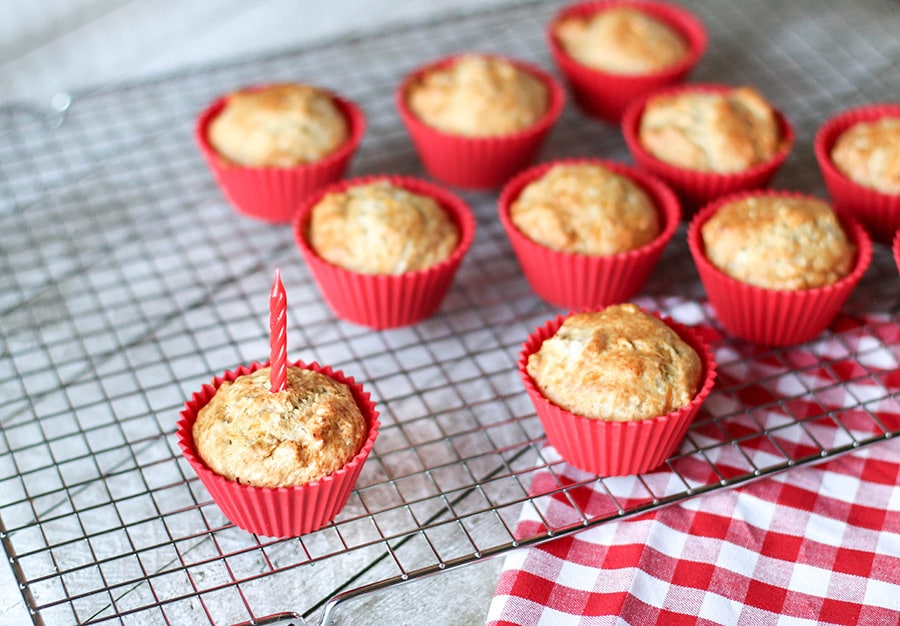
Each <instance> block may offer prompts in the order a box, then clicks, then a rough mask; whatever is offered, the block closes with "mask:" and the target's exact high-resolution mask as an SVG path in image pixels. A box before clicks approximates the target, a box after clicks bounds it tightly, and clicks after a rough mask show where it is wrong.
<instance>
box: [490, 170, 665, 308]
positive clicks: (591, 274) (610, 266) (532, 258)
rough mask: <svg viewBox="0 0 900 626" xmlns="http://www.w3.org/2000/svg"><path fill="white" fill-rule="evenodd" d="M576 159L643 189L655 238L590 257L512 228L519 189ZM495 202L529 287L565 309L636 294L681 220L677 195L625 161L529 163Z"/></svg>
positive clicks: (612, 301)
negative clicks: (654, 217)
mask: <svg viewBox="0 0 900 626" xmlns="http://www.w3.org/2000/svg"><path fill="white" fill-rule="evenodd" d="M578 163H587V164H594V165H600V166H603V167H605V168H607V169H609V170H610V171H612V172H614V173H616V174H619V175H621V176H625V177H626V178H628V179H630V180H631V181H632V182H634V183H635V184H636V185H638V186H639V187H641V189H643V190H644V191H645V192H647V194H648V195H649V196H650V199H651V200H652V201H653V204H654V205H655V206H656V209H657V211H658V213H659V217H660V226H661V227H660V233H659V235H658V236H657V237H656V239H654V240H653V241H651V242H650V243H648V244H646V245H644V246H641V247H640V248H637V249H635V250H631V251H628V252H622V253H619V254H610V255H606V256H593V255H587V254H572V253H568V252H560V251H558V250H553V249H551V248H548V247H546V246H543V245H541V244H539V243H537V242H536V241H534V240H532V239H530V238H529V237H527V236H526V235H524V234H523V233H522V232H521V231H520V230H519V229H518V228H516V226H515V225H514V224H513V223H512V221H511V219H510V215H509V210H510V206H511V205H512V203H513V202H515V200H516V198H518V197H519V194H521V193H522V190H523V189H524V188H525V187H526V186H527V185H528V184H529V183H531V182H533V181H535V180H537V179H538V178H540V177H541V176H543V175H544V174H545V173H546V172H547V170H549V169H550V168H551V167H553V166H554V165H559V164H578ZM497 204H498V212H499V215H500V222H501V223H502V224H503V228H504V229H505V231H506V235H507V237H508V238H509V241H510V243H511V244H512V247H513V250H514V251H515V253H516V258H517V259H518V260H519V265H520V267H521V268H522V272H523V273H524V274H525V278H526V280H527V281H528V284H529V285H530V286H531V289H532V290H533V291H534V292H535V293H536V294H537V295H539V296H540V297H541V298H543V299H544V300H546V301H547V302H549V303H551V304H554V305H556V306H559V307H563V308H569V309H583V308H592V309H593V308H600V307H604V306H607V305H609V304H615V303H617V302H624V301H626V300H628V299H630V298H631V297H632V296H634V295H635V294H636V293H638V292H639V291H640V290H641V288H642V287H643V286H644V283H645V282H647V278H648V277H649V276H650V273H651V272H652V271H653V268H654V266H655V265H656V262H657V261H658V260H659V257H660V255H661V254H662V251H663V249H664V248H665V247H666V244H668V243H669V241H670V240H671V239H672V237H673V236H674V234H675V230H676V229H677V228H678V224H679V222H680V220H681V209H680V207H679V204H678V198H677V197H676V196H675V194H674V193H673V192H672V191H671V190H670V189H669V188H668V187H667V186H666V185H665V184H664V183H662V182H661V181H659V180H657V179H655V178H654V177H653V176H650V175H649V174H646V173H644V172H640V171H638V170H637V169H634V168H631V167H628V166H626V165H622V164H620V163H615V162H612V161H604V160H600V159H590V158H583V159H561V160H558V161H553V162H549V163H543V164H541V165H536V166H534V167H532V168H529V169H527V170H525V171H524V172H521V173H520V174H519V175H518V176H516V177H515V178H513V179H512V180H511V181H510V182H509V183H507V185H506V186H505V187H504V188H503V190H502V192H501V193H500V198H499V200H498V203H497Z"/></svg>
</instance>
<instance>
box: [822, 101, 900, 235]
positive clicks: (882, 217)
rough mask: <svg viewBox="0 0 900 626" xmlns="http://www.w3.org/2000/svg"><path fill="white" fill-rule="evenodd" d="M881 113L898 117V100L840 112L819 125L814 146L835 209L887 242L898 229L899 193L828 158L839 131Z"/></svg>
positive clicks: (882, 115)
mask: <svg viewBox="0 0 900 626" xmlns="http://www.w3.org/2000/svg"><path fill="white" fill-rule="evenodd" d="M883 117H896V118H898V119H900V104H896V103H885V104H870V105H867V106H862V107H858V108H855V109H849V110H847V111H844V112H842V113H839V114H838V115H835V116H834V117H832V118H830V119H829V120H827V121H826V122H825V123H824V124H822V126H820V127H819V130H818V132H817V133H816V137H815V140H814V141H813V149H814V151H815V153H816V161H818V163H819V170H820V171H821V172H822V178H824V179H825V186H826V187H827V189H828V195H829V196H831V201H832V203H834V208H835V210H837V211H840V212H841V213H848V214H850V215H852V216H853V217H855V218H856V219H857V220H859V221H860V222H862V224H863V226H865V227H866V228H867V229H868V231H869V233H870V234H871V235H872V237H873V238H874V239H876V240H877V241H880V242H882V243H889V242H890V241H891V237H893V236H894V233H895V232H897V230H898V229H900V194H897V195H891V194H886V193H882V192H880V191H878V190H877V189H872V188H871V187H865V186H863V185H860V184H859V183H856V182H854V181H853V180H851V179H850V178H848V177H847V176H845V175H844V174H843V173H842V172H841V171H840V170H839V169H838V168H837V166H835V164H834V161H832V160H831V150H832V148H834V144H835V142H837V140H838V137H840V135H841V133H843V132H844V131H845V130H847V129H849V128H850V127H851V126H852V125H853V124H856V123H858V122H874V121H876V120H879V119H881V118H883Z"/></svg>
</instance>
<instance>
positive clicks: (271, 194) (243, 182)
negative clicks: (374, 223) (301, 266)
mask: <svg viewBox="0 0 900 626" xmlns="http://www.w3.org/2000/svg"><path fill="white" fill-rule="evenodd" d="M251 89H259V87H252V88H251ZM332 98H333V100H334V103H335V104H336V105H337V107H338V109H340V111H341V113H343V114H344V116H345V118H346V119H347V122H348V124H349V131H350V136H349V137H348V138H347V141H346V142H345V143H344V144H343V145H342V146H340V147H339V148H338V149H337V150H335V151H334V152H332V153H331V154H329V155H327V156H325V157H324V158H322V159H321V160H319V161H315V162H313V163H305V164H301V165H296V166H294V167H250V166H246V165H239V164H236V163H233V162H230V161H228V160H227V159H224V158H223V157H222V156H220V155H219V153H218V152H216V150H215V148H213V147H212V145H211V144H210V143H209V137H208V130H209V125H210V123H211V122H212V120H213V119H214V118H215V117H216V116H217V115H218V114H219V113H220V112H221V111H222V109H223V108H224V107H225V104H226V101H227V99H228V97H227V96H223V97H221V98H219V99H218V100H216V101H215V102H213V103H212V104H211V105H209V106H208V107H207V108H206V109H205V110H204V111H203V113H201V114H200V117H199V118H198V119H197V125H196V128H195V132H194V136H195V138H196V140H197V144H198V145H199V146H200V151H201V152H202V153H203V157H204V158H205V160H206V164H207V166H209V169H210V171H211V172H212V174H213V176H214V177H215V179H216V182H217V183H218V184H219V187H220V189H221V190H222V193H223V194H224V195H225V198H226V199H227V200H228V202H229V203H230V204H231V206H232V207H233V208H234V209H235V210H236V211H237V212H238V213H241V214H242V215H247V216H249V217H253V218H256V219H259V220H263V221H265V222H271V223H274V224H285V223H290V222H291V221H292V220H293V218H294V215H295V214H296V212H297V207H298V206H299V205H300V202H302V201H303V199H304V198H306V197H307V196H308V195H309V194H311V193H313V192H315V191H317V190H319V189H321V188H322V187H324V186H326V185H329V184H331V183H333V182H335V181H337V180H340V178H341V177H342V176H343V175H344V172H345V171H346V170H347V167H348V166H349V165H350V161H351V159H352V158H353V155H354V154H355V153H356V149H357V148H358V147H359V143H360V141H362V138H363V134H364V133H365V129H366V120H365V115H364V114H363V112H362V110H361V109H360V108H359V107H358V106H356V105H355V104H354V103H352V102H350V101H349V100H345V99H343V98H340V97H338V96H336V95H334V94H332Z"/></svg>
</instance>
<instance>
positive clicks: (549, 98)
mask: <svg viewBox="0 0 900 626" xmlns="http://www.w3.org/2000/svg"><path fill="white" fill-rule="evenodd" d="M563 103H564V94H563V90H562V88H561V87H560V86H559V85H558V84H557V83H556V81H555V80H554V79H553V78H552V77H551V76H550V75H549V74H546V73H545V72H543V71H542V70H540V69H539V68H537V67H535V66H532V65H528V64H526V63H523V62H521V61H516V60H512V59H508V58H504V57H499V56H492V55H484V54H475V53H470V54H463V55H460V56H456V57H449V58H446V59H443V60H440V61H438V62H435V63H432V64H430V65H428V66H425V67H423V68H420V69H419V70H417V71H415V72H413V73H411V74H410V75H408V76H407V77H406V79H405V80H404V81H403V82H402V83H401V84H400V86H399V87H398V89H397V93H396V104H397V108H398V110H399V112H400V116H401V118H402V120H403V123H404V125H405V126H406V129H407V131H408V132H409V134H410V136H411V138H412V141H413V144H414V146H415V148H416V150H417V152H418V154H419V157H420V158H421V160H422V162H423V164H424V166H425V169H426V170H427V171H428V173H429V174H431V175H432V176H433V177H434V178H436V179H438V180H440V181H442V182H444V183H447V184H451V185H454V186H458V187H464V188H473V189H487V188H491V187H497V186H499V185H501V184H502V183H503V182H505V181H506V180H507V179H508V178H509V177H510V176H512V175H513V174H514V173H515V172H517V171H518V170H520V169H521V168H522V167H524V166H525V165H527V164H528V163H529V162H531V161H532V160H533V159H534V157H535V155H536V154H537V152H538V150H539V149H540V147H541V144H542V143H543V140H544V138H545V136H546V135H547V133H548V132H549V130H550V127H551V126H552V125H553V123H554V122H555V121H556V119H557V118H558V117H559V115H560V113H561V112H562V108H563Z"/></svg>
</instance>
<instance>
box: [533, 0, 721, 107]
mask: <svg viewBox="0 0 900 626" xmlns="http://www.w3.org/2000/svg"><path fill="white" fill-rule="evenodd" d="M547 36H548V43H549V46H550V51H551V54H552V56H553V59H554V61H555V62H556V64H557V66H558V67H559V68H560V70H561V71H562V72H563V74H564V75H565V77H566V80H567V81H568V82H569V85H570V86H571V87H572V90H573V92H574V94H575V99H576V102H577V103H578V104H579V106H580V107H581V108H582V109H583V110H584V111H585V112H586V113H587V114H588V115H591V116H593V117H598V118H601V119H605V120H609V121H618V120H619V119H620V118H621V116H622V114H623V113H624V111H625V109H626V107H627V106H628V104H629V103H630V102H632V101H634V100H635V99H637V98H639V97H641V96H643V95H645V94H648V93H650V92H652V91H655V90H657V89H659V88H661V87H665V86H667V85H671V84H674V83H677V82H680V81H682V80H683V79H684V78H685V76H686V75H687V74H688V73H689V72H690V70H691V69H692V68H693V67H694V66H695V65H696V64H697V62H698V61H699V59H700V57H701V56H702V54H703V52H704V50H705V48H706V31H705V30H704V28H703V25H702V23H701V22H700V21H699V20H698V19H697V18H696V17H695V16H694V15H692V14H691V13H690V12H688V11H687V10H685V9H683V8H681V7H678V6H675V5H671V4H666V3H662V2H636V1H632V0H618V1H607V0H602V1H593V2H582V3H578V4H574V5H571V6H569V7H567V8H565V9H563V10H562V11H560V12H559V13H558V14H557V16H556V17H555V18H554V19H553V20H552V22H551V23H550V25H549V26H548V29H547Z"/></svg>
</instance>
